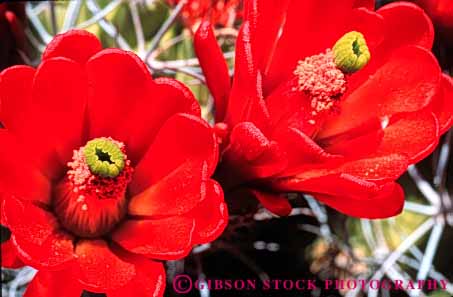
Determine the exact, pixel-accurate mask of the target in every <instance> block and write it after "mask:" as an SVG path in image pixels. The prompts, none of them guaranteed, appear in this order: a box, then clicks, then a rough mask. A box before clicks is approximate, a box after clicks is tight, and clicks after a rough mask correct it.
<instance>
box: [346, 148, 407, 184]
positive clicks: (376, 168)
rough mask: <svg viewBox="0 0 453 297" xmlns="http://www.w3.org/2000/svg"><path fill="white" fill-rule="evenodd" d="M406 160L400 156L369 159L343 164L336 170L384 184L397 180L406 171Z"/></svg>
mask: <svg viewBox="0 0 453 297" xmlns="http://www.w3.org/2000/svg"><path fill="white" fill-rule="evenodd" d="M408 165H409V164H408V160H407V158H406V156H404V155H402V154H393V155H390V154H389V155H385V156H379V157H370V158H364V159H360V160H355V161H351V162H348V163H345V164H344V165H342V166H341V167H339V168H338V172H343V173H345V174H350V175H353V176H355V177H358V178H361V179H364V180H367V181H373V182H377V183H386V182H391V181H394V180H396V179H398V178H399V177H400V176H401V175H402V174H403V173H404V172H405V171H406V169H407V166H408Z"/></svg>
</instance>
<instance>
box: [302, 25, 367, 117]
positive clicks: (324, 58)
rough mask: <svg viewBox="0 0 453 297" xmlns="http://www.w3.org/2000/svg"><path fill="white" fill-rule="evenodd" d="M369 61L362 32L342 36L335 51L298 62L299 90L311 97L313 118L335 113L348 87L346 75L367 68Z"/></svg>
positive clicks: (329, 50) (334, 48) (335, 46)
mask: <svg viewBox="0 0 453 297" xmlns="http://www.w3.org/2000/svg"><path fill="white" fill-rule="evenodd" d="M369 60H370V52H369V50H368V47H367V44H366V41H365V38H364V37H363V35H362V34H361V33H359V32H355V31H352V32H349V33H346V34H345V35H344V36H343V37H341V38H340V39H339V40H338V41H337V42H336V43H335V45H334V47H333V49H332V50H331V49H327V50H326V51H325V53H321V54H318V55H314V56H311V57H307V58H305V60H303V61H299V63H298V65H297V68H296V70H295V71H294V74H295V75H296V76H297V80H298V86H297V87H296V89H297V90H299V91H302V92H304V93H306V94H307V95H308V97H309V98H310V100H311V102H310V104H311V107H312V110H313V111H312V115H313V116H316V115H317V114H318V113H320V112H323V111H331V110H335V106H337V105H338V103H339V99H340V98H341V96H342V95H343V94H344V93H345V91H346V87H347V80H346V79H347V75H349V74H351V73H353V72H356V71H358V70H360V69H362V68H363V67H365V66H366V64H367V63H368V61H369Z"/></svg>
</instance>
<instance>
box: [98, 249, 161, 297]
mask: <svg viewBox="0 0 453 297" xmlns="http://www.w3.org/2000/svg"><path fill="white" fill-rule="evenodd" d="M133 263H134V264H135V270H136V275H135V277H134V278H133V279H132V281H130V282H129V283H128V284H127V285H125V286H124V287H122V288H119V289H117V290H114V291H109V292H107V297H124V296H143V297H148V296H149V297H162V296H164V291H165V269H164V265H163V264H162V263H160V262H155V261H152V260H149V259H145V258H139V259H137V260H136V261H134V262H133Z"/></svg>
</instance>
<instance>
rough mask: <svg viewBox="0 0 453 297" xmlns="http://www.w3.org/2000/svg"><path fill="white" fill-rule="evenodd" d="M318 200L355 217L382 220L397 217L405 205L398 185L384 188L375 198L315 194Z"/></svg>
mask: <svg viewBox="0 0 453 297" xmlns="http://www.w3.org/2000/svg"><path fill="white" fill-rule="evenodd" d="M314 196H315V198H316V199H318V200H319V201H321V202H323V203H325V204H327V205H329V206H330V207H332V208H335V209H336V210H338V211H340V212H342V213H344V214H346V215H349V216H353V217H359V218H369V219H380V218H388V217H392V216H396V215H398V214H399V213H401V211H402V209H403V205H404V192H403V189H402V188H401V187H400V186H399V185H398V184H396V183H389V184H386V185H384V186H383V187H382V189H381V190H380V191H378V192H377V193H376V194H375V195H374V196H371V197H364V196H360V195H358V196H352V195H349V194H347V193H345V194H343V195H341V196H329V195H322V194H315V195H314Z"/></svg>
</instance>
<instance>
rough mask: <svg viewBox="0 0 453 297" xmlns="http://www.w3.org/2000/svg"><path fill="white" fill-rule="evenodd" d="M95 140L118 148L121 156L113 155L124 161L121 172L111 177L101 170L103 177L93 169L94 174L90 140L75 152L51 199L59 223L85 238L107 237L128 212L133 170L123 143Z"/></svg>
mask: <svg viewBox="0 0 453 297" xmlns="http://www.w3.org/2000/svg"><path fill="white" fill-rule="evenodd" d="M95 140H101V141H97V143H101V142H102V143H105V142H107V141H108V142H110V143H111V144H112V145H114V146H115V147H116V148H118V151H119V152H120V153H121V154H118V153H117V152H116V155H117V156H121V158H123V159H122V163H123V166H121V167H122V168H121V170H118V174H116V175H115V176H114V177H110V176H109V175H108V174H104V173H105V172H106V171H102V174H100V173H99V171H96V170H95V171H94V172H93V169H92V167H90V165H89V163H88V160H87V159H88V158H87V154H86V151H87V147H88V146H89V145H90V146H93V143H94V142H93V140H92V141H90V142H88V143H87V145H85V146H84V147H81V148H80V149H78V150H75V151H74V154H73V158H72V161H71V162H69V163H68V167H69V170H68V171H67V173H66V177H65V178H64V179H63V180H62V181H61V182H60V184H59V185H58V187H57V188H56V193H55V200H54V201H55V202H54V208H55V212H56V214H57V216H58V217H59V219H60V222H61V224H62V225H63V226H64V227H65V228H67V229H68V231H70V232H72V233H74V234H76V235H78V236H81V237H87V238H92V237H98V236H102V235H103V234H106V233H107V232H109V231H110V230H111V229H112V228H113V227H114V226H115V225H116V224H117V223H118V222H119V221H120V220H121V219H122V218H123V217H124V215H125V213H126V209H127V200H126V190H127V186H128V184H129V182H130V180H131V177H132V167H131V165H130V161H129V160H128V159H127V157H126V150H125V146H124V144H123V143H121V142H119V141H115V140H113V139H111V138H98V139H95ZM110 151H113V150H110ZM101 157H106V156H105V155H104V156H102V155H101ZM106 158H107V157H106ZM103 161H105V160H103ZM117 161H118V160H117ZM117 168H119V167H117ZM104 169H105V167H104ZM104 169H102V170H104ZM107 171H108V170H107Z"/></svg>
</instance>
